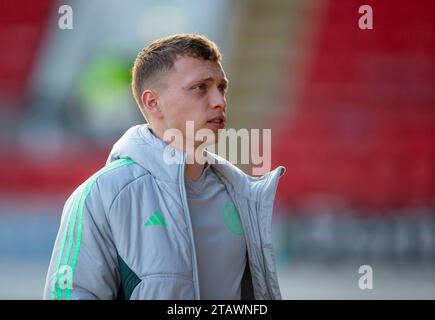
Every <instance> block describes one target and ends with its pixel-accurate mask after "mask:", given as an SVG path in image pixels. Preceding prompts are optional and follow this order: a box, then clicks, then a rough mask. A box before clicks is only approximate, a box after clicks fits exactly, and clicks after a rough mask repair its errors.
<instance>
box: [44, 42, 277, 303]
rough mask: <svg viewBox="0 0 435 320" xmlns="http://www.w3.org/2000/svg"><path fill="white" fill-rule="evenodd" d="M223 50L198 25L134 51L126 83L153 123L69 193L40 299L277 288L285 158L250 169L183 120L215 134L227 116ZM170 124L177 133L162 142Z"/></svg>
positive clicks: (210, 295) (210, 294)
mask: <svg viewBox="0 0 435 320" xmlns="http://www.w3.org/2000/svg"><path fill="white" fill-rule="evenodd" d="M220 60H221V54H220V52H219V49H218V48H217V46H216V45H215V44H214V43H213V42H211V41H210V40H208V39H207V38H205V37H203V36H200V35H193V34H179V35H174V36H170V37H166V38H162V39H159V40H157V41H155V42H153V43H152V44H150V45H149V46H147V47H146V48H144V49H143V50H142V51H141V52H140V53H139V55H138V57H137V58H136V61H135V63H134V66H133V70H132V91H133V94H134V97H135V99H136V101H137V103H138V105H139V107H140V110H141V111H142V113H143V114H144V116H145V117H146V118H147V119H148V124H147V125H138V126H135V127H132V128H130V129H129V130H128V131H127V132H126V133H125V134H124V136H123V137H121V139H120V140H119V141H118V142H117V143H116V144H115V145H114V146H113V149H112V151H111V153H110V155H109V158H108V161H107V164H106V166H105V167H104V168H103V169H101V170H100V171H98V172H97V173H96V174H94V175H93V176H92V177H91V178H89V179H88V180H87V181H86V182H85V183H84V184H82V185H81V186H80V187H79V188H78V189H76V190H75V191H74V193H73V194H72V195H71V197H70V198H69V199H68V200H67V202H66V204H65V207H64V210H63V214H62V219H61V224H60V229H59V233H58V235H57V238H56V243H55V246H54V250H53V254H52V257H51V262H50V266H49V270H48V274H47V279H46V285H45V290H44V298H45V299H280V298H281V295H280V290H279V286H278V282H277V275H276V269H275V261H274V256H273V250H272V239H271V216H272V209H273V200H274V195H275V190H276V187H277V184H278V180H279V176H280V175H281V174H282V173H283V170H284V168H282V167H280V168H278V169H276V170H274V171H272V172H270V173H268V174H266V175H265V176H263V177H260V178H258V179H257V178H252V177H250V176H248V175H246V174H244V173H243V172H242V171H241V170H239V169H237V168H236V167H234V166H233V165H232V164H231V163H229V162H228V161H226V160H225V159H222V158H220V157H218V156H217V155H215V154H213V153H210V152H207V151H205V150H203V149H202V148H203V146H204V145H206V144H204V143H203V140H204V139H202V140H201V139H200V140H201V141H194V140H195V139H194V137H193V136H191V135H189V134H188V132H187V130H186V123H187V122H189V121H192V122H193V124H194V129H195V131H194V132H195V133H197V132H199V131H200V130H202V131H203V132H206V135H205V139H206V142H207V141H208V142H207V143H215V142H217V139H218V138H219V135H218V133H219V129H222V128H224V126H225V121H226V100H225V93H226V89H227V84H228V81H227V79H226V76H225V73H224V71H223V69H222V66H221V63H220ZM171 130H172V132H174V130H178V131H177V132H181V135H182V138H183V141H182V142H180V140H179V139H178V140H177V139H175V140H173V141H166V142H167V143H166V142H165V141H164V140H166V139H165V135H166V134H167V132H170V131H171ZM207 133H208V134H207ZM207 139H208V140H207ZM190 142H192V144H190ZM188 145H193V147H190V148H189V147H188ZM200 148H201V149H200ZM198 149H200V152H196V151H198ZM195 154H196V155H197V156H195ZM168 155H169V159H170V160H171V161H170V162H168V160H167V159H168V157H167V156H168Z"/></svg>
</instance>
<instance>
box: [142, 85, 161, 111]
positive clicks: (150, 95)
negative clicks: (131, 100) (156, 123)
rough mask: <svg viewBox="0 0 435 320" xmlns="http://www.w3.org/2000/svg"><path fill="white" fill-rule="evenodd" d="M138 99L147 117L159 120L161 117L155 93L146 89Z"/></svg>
mask: <svg viewBox="0 0 435 320" xmlns="http://www.w3.org/2000/svg"><path fill="white" fill-rule="evenodd" d="M140 98H141V102H142V106H143V108H144V109H145V112H146V113H147V114H148V115H150V116H152V117H154V118H161V117H162V116H163V114H162V110H161V109H160V106H159V99H158V96H157V93H156V92H155V91H154V90H150V89H147V90H145V91H143V92H142V96H141V97H140Z"/></svg>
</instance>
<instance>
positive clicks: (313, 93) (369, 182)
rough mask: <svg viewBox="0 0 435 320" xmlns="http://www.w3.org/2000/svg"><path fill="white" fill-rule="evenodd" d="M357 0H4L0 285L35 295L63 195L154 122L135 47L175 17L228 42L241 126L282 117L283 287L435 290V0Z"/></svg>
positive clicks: (177, 23)
mask: <svg viewBox="0 0 435 320" xmlns="http://www.w3.org/2000/svg"><path fill="white" fill-rule="evenodd" d="M64 3H66V4H70V5H71V6H72V7H73V10H74V29H73V30H64V31H62V30H59V29H58V28H57V19H58V16H59V15H58V12H57V10H58V8H59V6H60V5H62V4H64ZM362 4H366V3H364V1H347V0H329V1H327V0H323V1H302V0H293V1H284V0H272V1H264V0H242V1H237V2H233V1H229V0H226V1H212V0H208V1H201V2H198V1H186V2H183V3H182V4H181V3H179V2H175V1H165V2H162V1H157V0H155V1H129V2H128V4H126V3H122V2H120V1H114V0H110V1H104V2H103V1H91V2H90V1H84V0H80V1H74V2H72V1H64V2H63V1H54V0H40V1H29V0H19V1H1V2H0V39H1V40H2V43H4V44H5V45H2V46H1V47H0V116H1V118H0V157H1V159H3V164H2V167H1V169H0V298H3V299H5V298H27V299H28V298H34V299H38V298H39V297H40V296H41V293H42V286H43V283H44V281H45V272H46V267H47V266H48V260H49V258H50V256H49V255H50V253H51V249H52V245H53V242H54V238H55V235H56V232H57V228H58V223H59V220H60V213H61V211H62V207H63V202H64V201H65V199H66V198H67V196H68V195H69V194H70V193H71V192H72V191H73V190H74V189H75V187H76V186H77V185H79V184H80V183H81V182H83V181H84V180H85V179H86V178H87V177H88V176H90V175H91V174H92V173H93V172H95V171H96V170H98V169H99V168H100V167H101V166H103V165H104V163H105V160H106V157H107V155H108V152H109V150H110V147H111V145H112V143H113V142H114V141H115V140H116V139H117V138H118V137H119V136H120V134H122V132H123V131H124V130H125V129H126V128H128V127H129V126H131V125H134V124H137V123H141V122H142V118H141V115H140V113H139V112H138V111H137V108H136V106H135V103H134V100H133V98H132V97H131V95H130V93H129V87H128V86H129V76H128V72H129V68H130V66H131V64H132V62H133V59H134V58H135V55H136V54H137V52H138V50H139V49H140V48H142V47H143V46H144V45H145V44H146V43H147V42H149V41H151V40H153V39H155V38H156V37H159V36H163V35H166V34H171V33H176V32H199V33H204V34H206V35H207V36H209V37H210V38H212V39H213V40H215V41H216V42H217V43H218V44H219V45H220V47H221V49H222V51H223V52H224V67H225V68H226V72H227V75H228V77H229V79H230V91H229V96H228V102H229V108H230V109H229V114H230V118H229V121H230V122H229V126H230V127H235V128H242V127H244V128H272V142H273V148H272V152H273V155H272V160H273V167H275V166H277V165H284V166H285V167H286V168H287V172H286V174H285V176H284V177H283V178H282V179H281V182H280V187H279V189H278V198H277V202H276V209H277V214H276V216H275V217H274V229H273V230H274V237H275V239H274V243H275V249H276V253H277V259H278V262H279V265H278V266H279V275H280V283H281V288H282V291H283V297H284V298H294V299H301V298H314V299H317V298H329V299H335V298H345V299H353V298H361V299H365V298H368V299H378V298H392V299H395V298H398V299H400V298H432V299H433V298H435V268H434V267H435V101H434V98H435V97H434V94H435V90H434V89H435V47H434V46H435V41H434V40H435V34H434V32H435V3H434V2H433V1H429V0H421V1H418V2H410V1H405V0H403V1H376V2H372V3H369V4H371V5H372V7H373V11H374V30H369V31H367V30H366V31H362V30H360V29H359V28H358V24H357V21H358V17H359V15H358V7H359V6H360V5H362ZM84 159H85V160H84ZM248 167H249V166H248ZM248 167H243V166H242V168H243V169H248ZM362 264H370V265H372V266H373V269H374V272H375V279H374V287H375V289H374V290H372V291H371V292H369V291H361V290H360V289H358V286H357V283H358V277H359V275H358V267H359V266H360V265H362Z"/></svg>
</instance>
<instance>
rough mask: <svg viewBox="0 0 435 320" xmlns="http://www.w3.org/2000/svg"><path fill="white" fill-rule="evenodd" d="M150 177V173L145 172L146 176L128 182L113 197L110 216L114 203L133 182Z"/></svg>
mask: <svg viewBox="0 0 435 320" xmlns="http://www.w3.org/2000/svg"><path fill="white" fill-rule="evenodd" d="M149 175H150V173H149V172H145V173H144V174H142V175H140V176H138V177H136V178H134V179H133V180H130V181H129V182H127V183H126V184H125V185H124V186H123V187H122V188H121V189H120V190H119V191H118V192H117V193H116V194H115V196H114V197H113V199H112V202H111V203H110V206H109V212H108V214H109V215H110V212H111V211H112V207H113V205H114V203H115V202H116V200H118V198H119V196H120V195H121V193H122V192H123V191H125V189H126V188H127V187H128V186H129V185H131V184H132V183H133V182H135V181H136V180H138V179H141V178H143V177H145V176H149Z"/></svg>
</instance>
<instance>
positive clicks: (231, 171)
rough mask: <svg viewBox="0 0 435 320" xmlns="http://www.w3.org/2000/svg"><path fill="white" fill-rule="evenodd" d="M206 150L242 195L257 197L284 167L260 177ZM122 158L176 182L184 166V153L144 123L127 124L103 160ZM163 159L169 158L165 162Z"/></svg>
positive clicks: (212, 160)
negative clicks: (246, 172)
mask: <svg viewBox="0 0 435 320" xmlns="http://www.w3.org/2000/svg"><path fill="white" fill-rule="evenodd" d="M206 152H207V154H206V156H207V161H208V162H209V163H210V165H211V167H212V168H213V169H214V170H215V172H216V173H217V174H218V176H219V177H220V178H221V179H223V180H224V182H226V183H228V184H230V185H232V186H234V187H237V188H235V190H236V191H237V192H238V193H241V194H243V195H245V197H246V196H249V197H250V198H251V197H257V196H258V193H263V192H264V191H267V190H264V189H265V188H266V187H267V185H268V184H270V183H268V182H270V181H271V180H275V179H278V178H279V177H280V176H282V175H283V174H284V172H285V168H284V167H281V166H280V167H278V168H276V169H275V170H273V171H271V172H269V173H267V174H265V175H264V176H261V177H258V178H257V177H251V176H249V175H247V174H245V173H244V172H243V171H242V170H240V169H238V168H237V167H236V166H234V165H233V164H232V163H230V162H229V161H228V160H226V159H224V158H222V157H220V156H218V155H217V154H214V153H212V152H209V151H206ZM123 157H129V158H131V159H132V160H134V161H135V162H136V163H137V164H139V165H141V166H142V167H144V168H145V169H146V170H147V171H149V172H150V174H151V175H153V176H154V177H156V178H157V179H159V180H164V181H167V182H176V183H179V179H180V174H179V172H180V170H181V169H184V164H185V160H186V153H185V152H182V151H179V150H177V149H175V148H173V147H172V146H170V145H168V144H167V143H165V142H164V141H163V140H161V139H159V138H157V137H156V136H155V135H154V134H153V133H152V132H151V130H150V129H149V127H148V125H147V124H143V125H136V126H134V127H131V128H130V129H128V130H127V131H126V132H125V133H124V135H123V136H122V137H121V138H120V139H119V140H118V141H117V142H116V143H115V144H114V145H113V148H112V150H111V152H110V154H109V157H108V159H107V163H110V162H112V161H114V160H116V159H119V158H123ZM165 158H166V159H169V160H170V161H169V163H168V162H167V161H165ZM183 183H184V182H183ZM274 185H275V183H272V186H270V187H272V188H276V186H274ZM266 193H267V194H271V196H272V199H273V197H274V194H275V192H272V193H270V192H266Z"/></svg>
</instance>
